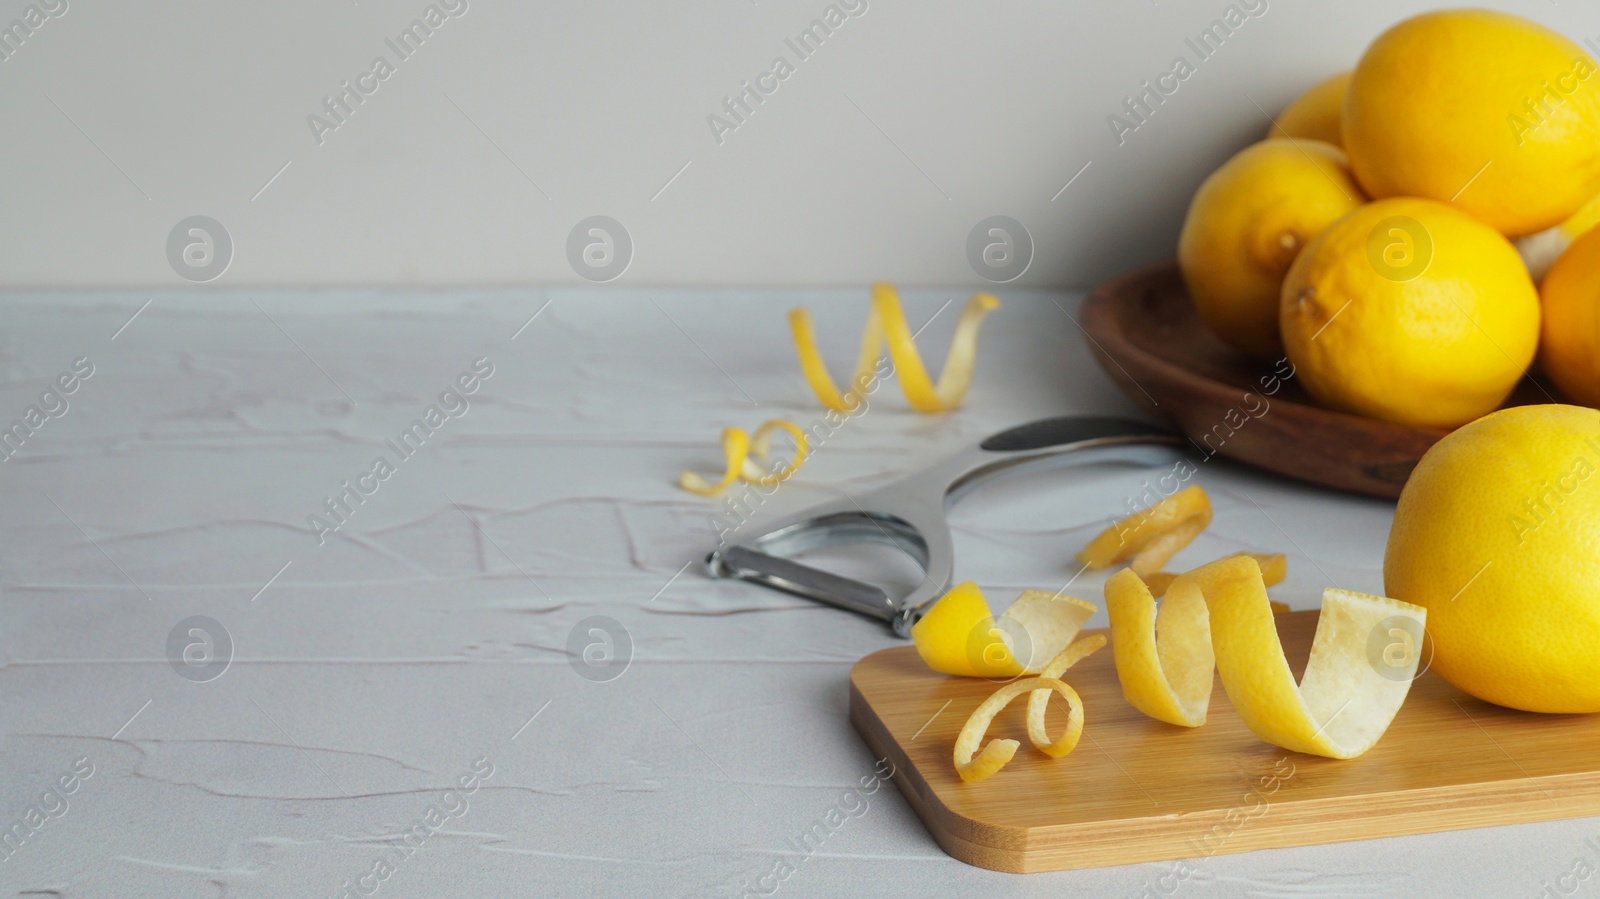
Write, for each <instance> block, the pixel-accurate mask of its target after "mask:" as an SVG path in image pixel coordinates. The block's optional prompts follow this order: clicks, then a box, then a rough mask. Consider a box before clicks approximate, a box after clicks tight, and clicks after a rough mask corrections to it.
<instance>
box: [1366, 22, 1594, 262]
mask: <svg viewBox="0 0 1600 899" xmlns="http://www.w3.org/2000/svg"><path fill="white" fill-rule="evenodd" d="M1597 76H1600V67H1597V66H1596V65H1595V62H1594V60H1593V59H1592V58H1590V56H1589V55H1588V54H1587V53H1585V52H1584V51H1583V49H1582V48H1581V47H1579V46H1578V45H1577V44H1575V43H1573V42H1572V41H1569V40H1567V39H1566V38H1564V37H1562V36H1561V35H1559V34H1556V33H1555V32H1553V31H1550V30H1549V29H1547V28H1544V27H1543V26H1540V25H1536V24H1534V23H1533V22H1529V21H1527V20H1526V19H1522V18H1518V17H1517V16H1513V15H1507V14H1505V13H1499V12H1491V11H1489V10H1478V9H1467V10H1443V11H1439V12H1429V13H1424V14H1422V15H1419V16H1416V17H1414V18H1410V19H1407V20H1405V21H1403V22H1401V23H1400V24H1398V25H1395V26H1394V27H1393V28H1390V29H1389V30H1388V31H1386V32H1384V33H1383V34H1382V35H1380V36H1379V37H1378V39H1377V40H1375V41H1373V42H1372V44H1371V46H1369V47H1368V48H1367V51H1366V53H1365V54H1363V55H1362V57H1361V61H1360V62H1359V63H1358V64H1357V65H1356V69H1355V74H1354V76H1353V77H1352V78H1351V80H1350V89H1349V92H1348V93H1347V94H1346V95H1345V105H1344V148H1345V150H1346V152H1348V153H1349V154H1350V164H1351V168H1352V169H1353V170H1354V171H1355V173H1356V177H1357V178H1358V179H1359V180H1360V181H1361V184H1362V185H1363V186H1364V187H1365V188H1366V190H1367V193H1369V194H1371V195H1372V196H1373V197H1380V198H1381V197H1394V196H1413V197H1428V198H1430V199H1434V200H1441V201H1444V202H1450V203H1454V204H1455V205H1457V206H1459V207H1460V208H1461V209H1463V210H1465V211H1466V212H1469V213H1471V214H1472V215H1473V216H1475V217H1477V218H1479V219H1482V220H1483V221H1485V222H1488V223H1489V224H1491V225H1493V226H1494V227H1496V228H1498V229H1499V230H1500V231H1501V232H1502V233H1504V234H1507V235H1510V236H1513V237H1515V236H1520V235H1523V234H1531V233H1533V232H1535V231H1541V230H1543V229H1545V228H1549V227H1551V226H1554V225H1558V224H1560V223H1561V222H1562V221H1563V220H1565V219H1566V218H1567V217H1568V216H1570V215H1572V214H1573V213H1574V212H1576V211H1577V210H1578V208H1579V207H1581V206H1582V205H1583V204H1584V203H1585V202H1587V201H1588V200H1589V198H1590V197H1593V196H1594V195H1595V194H1596V193H1600V153H1597V152H1595V147H1596V146H1600V77H1597Z"/></svg>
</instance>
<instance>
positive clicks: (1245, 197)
mask: <svg viewBox="0 0 1600 899" xmlns="http://www.w3.org/2000/svg"><path fill="white" fill-rule="evenodd" d="M1364 200H1365V197H1364V196H1363V195H1362V193H1361V189H1360V188H1359V187H1358V186H1357V185H1356V182H1355V179H1354V178H1352V177H1351V175H1350V171H1349V169H1348V168H1346V166H1345V158H1344V154H1343V153H1342V152H1340V151H1339V148H1338V147H1334V146H1332V145H1330V144H1325V143H1322V142H1320V141H1288V140H1266V141H1262V142H1260V143H1257V144H1253V145H1251V146H1249V147H1246V148H1245V149H1243V150H1241V151H1240V152H1239V153H1238V154H1237V155H1236V156H1234V157H1233V158H1232V159H1230V160H1228V161H1227V162H1226V163H1224V164H1223V165H1222V167H1221V168H1219V169H1217V170H1216V171H1215V172H1213V173H1212V174H1211V176H1210V177H1209V178H1207V179H1206V180H1205V182H1204V183H1202V184H1201V185H1200V189H1199V191H1197V192H1196V193H1195V195H1194V200H1193V201H1192V202H1191V203H1190V204H1189V214H1188V216H1187V217H1186V218H1185V219H1184V222H1183V232H1182V233H1181V234H1180V235H1179V236H1178V266H1179V268H1180V269H1182V271H1183V279H1184V281H1185V282H1186V283H1187V284H1188V285H1189V293H1190V295H1191V296H1193V297H1194V305H1195V311H1197V312H1198V313H1199V314H1200V320H1201V321H1202V322H1204V323H1205V325H1206V327H1207V328H1209V329H1210V330H1211V332H1212V333H1214V334H1216V335H1217V336H1218V337H1219V338H1221V339H1222V340H1223V342H1225V343H1227V344H1229V345H1230V346H1232V347H1234V348H1235V349H1237V350H1239V351H1240V352H1242V353H1244V354H1245V355H1247V356H1251V357H1254V358H1257V359H1264V360H1272V359H1275V358H1278V356H1280V355H1281V348H1280V345H1279V343H1278V289H1279V287H1281V286H1282V284H1283V275H1284V272H1287V271H1288V270H1289V265H1290V264H1291V263H1293V262H1294V258H1295V256H1296V255H1297V254H1298V253H1299V252H1300V249H1301V248H1302V247H1304V246H1305V245H1306V243H1308V242H1309V241H1310V240H1311V238H1312V237H1314V236H1316V234H1317V232H1318V231H1321V230H1322V229H1323V228H1324V227H1325V226H1327V224H1328V223H1329V222H1332V221H1333V220H1334V219H1336V218H1338V217H1339V216H1341V215H1344V214H1345V213H1346V212H1349V211H1350V210H1351V209H1354V208H1355V207H1356V206H1358V205H1360V204H1361V203H1362V202H1363V201H1364Z"/></svg>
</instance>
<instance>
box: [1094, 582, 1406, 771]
mask: <svg viewBox="0 0 1600 899" xmlns="http://www.w3.org/2000/svg"><path fill="white" fill-rule="evenodd" d="M1106 606H1107V611H1108V612H1109V614H1110V616H1111V639H1112V646H1113V647H1114V649H1113V652H1114V654H1115V656H1116V663H1117V677H1118V679H1119V680H1121V682H1122V689H1123V695H1124V696H1125V697H1127V698H1128V701H1129V702H1130V703H1131V704H1132V705H1133V706H1134V707H1135V708H1137V709H1139V710H1140V711H1142V712H1144V713H1145V714H1147V715H1149V716H1150V717H1152V718H1156V719H1157V720H1161V721H1167V722H1169V723H1172V724H1181V725H1184V726H1189V727H1197V726H1199V725H1200V724H1203V723H1205V710H1206V705H1207V704H1208V703H1209V702H1210V694H1211V683H1212V672H1213V669H1214V670H1215V671H1216V672H1217V673H1219V674H1220V675H1221V679H1222V686H1223V689H1224V690H1225V691H1226V692H1227V694H1228V699H1229V701H1230V702H1231V703H1232V704H1233V707H1234V709H1235V710H1237V711H1238V713H1239V717H1240V718H1242V719H1243V720H1244V723H1245V725H1246V726H1248V727H1249V728H1250V730H1251V732H1253V733H1254V734H1255V735H1256V736H1257V737H1260V738H1261V739H1262V740H1264V741H1266V742H1268V743H1271V744H1273V745H1275V746H1281V747H1283V748H1284V749H1290V750H1293V751H1296V752H1304V753H1309V754H1311V755H1320V756H1325V757H1328V758H1336V759H1350V758H1355V757H1356V756H1359V755H1361V754H1362V753H1364V752H1366V751H1367V750H1369V749H1371V748H1372V747H1373V746H1374V745H1375V744H1376V743H1377V742H1378V740H1379V738H1381V737H1382V736H1383V733H1384V731H1386V730H1387V729H1388V727H1389V725H1390V723H1391V722H1393V720H1394V716H1395V714H1396V713H1398V712H1399V710H1400V706H1401V705H1402V704H1403V703H1404V702H1405V698H1406V695H1407V694H1408V693H1409V692H1410V689H1411V682H1412V680H1413V678H1414V677H1415V675H1416V668H1417V655H1416V653H1415V652H1414V651H1408V654H1407V657H1406V658H1403V659H1401V660H1400V661H1399V663H1398V664H1396V663H1394V662H1393V661H1391V660H1390V659H1388V658H1385V660H1384V666H1385V667H1384V670H1381V671H1380V670H1379V667H1378V665H1376V664H1374V662H1373V660H1372V659H1370V658H1368V655H1367V653H1368V646H1367V643H1368V636H1369V635H1370V634H1373V633H1376V632H1378V631H1379V630H1382V629H1384V628H1386V627H1391V626H1392V625H1394V624H1395V622H1396V620H1399V621H1401V622H1404V623H1408V624H1410V625H1411V626H1412V628H1414V630H1415V632H1416V633H1419V634H1420V633H1421V632H1422V630H1423V627H1424V625H1425V624H1426V619H1427V611H1426V610H1425V609H1423V608H1422V607H1421V606H1416V605H1412V604H1410V603H1405V602H1400V601H1399V600H1394V599H1389V598H1386V597H1382V596H1369V595H1366V594H1362V593H1354V592H1350V591H1347V590H1336V589H1331V588H1330V589H1328V590H1325V591H1324V592H1323V595H1322V611H1321V614H1320V616H1319V617H1318V619H1317V632H1316V635H1315V636H1314V637H1313V638H1312V642H1311V657H1310V660H1309V661H1308V662H1307V664H1306V669H1305V674H1304V676H1302V677H1301V679H1300V682H1299V683H1298V684H1296V683H1295V679H1294V675H1293V673H1292V672H1291V670H1290V668H1289V662H1288V660H1287V659H1286V658H1285V657H1284V653H1283V645H1282V643H1281V642H1280V641H1279V639H1278V632H1277V628H1276V625H1275V624H1274V623H1273V609H1272V606H1271V603H1270V601H1269V600H1268V599H1267V589H1266V584H1265V583H1264V582H1263V580H1262V577H1261V567H1260V566H1259V565H1258V564H1257V562H1256V560H1255V559H1254V558H1251V557H1250V556H1242V555H1241V556H1230V557H1228V558H1224V559H1219V560H1217V561H1215V562H1212V563H1210V564H1208V565H1203V566H1201V567H1199V568H1197V569H1195V570H1194V571H1191V572H1188V573H1186V574H1184V575H1182V576H1180V577H1178V578H1177V579H1176V580H1175V581H1173V583H1172V586H1171V587H1170V588H1168V590H1167V596H1166V598H1165V599H1164V600H1163V601H1162V605H1161V611H1160V613H1159V614H1157V613H1156V612H1155V598H1154V597H1153V596H1151V595H1150V591H1149V590H1148V588H1146V587H1145V585H1144V582H1143V581H1141V580H1140V579H1139V577H1138V575H1137V574H1135V573H1134V572H1132V571H1131V570H1130V571H1121V572H1118V573H1117V574H1116V575H1113V576H1112V577H1111V579H1110V580H1108V581H1107V582H1106ZM1409 630H1410V629H1408V632H1409ZM1158 632H1159V640H1158V639H1157V637H1158ZM1390 632H1392V630H1391V631H1390Z"/></svg>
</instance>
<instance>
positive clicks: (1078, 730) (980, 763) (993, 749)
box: [954, 677, 1083, 783]
mask: <svg viewBox="0 0 1600 899" xmlns="http://www.w3.org/2000/svg"><path fill="white" fill-rule="evenodd" d="M1034 690H1054V691H1055V692H1057V693H1059V694H1061V697H1062V698H1063V699H1065V700H1066V701H1067V708H1068V711H1067V726H1066V729H1065V730H1063V731H1062V732H1061V736H1060V737H1058V738H1056V739H1055V740H1054V741H1051V742H1049V743H1048V744H1047V745H1046V746H1044V747H1040V748H1041V749H1043V750H1044V752H1046V753H1047V754H1048V755H1050V756H1051V757H1053V758H1060V757H1061V756H1064V755H1066V754H1067V753H1069V752H1071V751H1072V750H1073V749H1074V748H1076V747H1077V745H1078V739H1079V738H1080V737H1081V736H1082V735H1083V700H1082V699H1080V698H1079V697H1078V691H1076V690H1074V689H1072V688H1071V687H1069V686H1067V685H1066V684H1064V683H1062V682H1061V681H1059V680H1056V679H1055V678H1053V677H1030V678H1026V679H1024V680H1019V681H1015V682H1013V683H1009V684H1006V685H1005V686H1004V687H1001V688H1000V689H999V690H996V691H995V692H994V695H992V696H990V697H989V698H988V699H985V700H984V701H983V702H982V703H980V704H979V705H978V707H977V708H976V709H974V710H973V711H972V715H971V716H969V717H968V718H967V723H966V724H964V725H962V727H961V733H959V734H957V735H956V746H955V753H954V755H955V764H956V773H957V774H958V775H960V776H961V779H962V780H964V781H966V782H967V783H976V782H977V781H980V780H983V779H984V778H987V777H989V776H991V775H993V774H994V773H995V772H996V771H999V770H1000V769H1001V768H1004V767H1005V766H1006V763H1007V762H1010V761H1011V758H1012V757H1013V756H1014V755H1016V753H1017V747H1018V746H1020V745H1021V744H1020V743H1018V742H1017V741H1016V740H1005V739H995V740H991V741H989V743H988V745H986V746H984V747H983V751H982V752H979V751H978V744H979V743H981V742H982V741H983V737H984V734H985V733H986V732H988V730H989V724H990V723H991V722H993V721H994V716H995V715H997V714H999V713H1000V710H1001V709H1003V708H1005V707H1006V706H1007V705H1009V704H1010V703H1011V700H1013V699H1016V698H1017V697H1018V696H1021V695H1022V694H1024V693H1031V692H1032V691H1034ZM1030 736H1032V735H1031V734H1030ZM974 754H976V756H977V757H976V758H974V757H973V756H974Z"/></svg>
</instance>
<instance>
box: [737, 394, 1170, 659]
mask: <svg viewBox="0 0 1600 899" xmlns="http://www.w3.org/2000/svg"><path fill="white" fill-rule="evenodd" d="M1183 444H1184V440H1183V437H1182V436H1181V435H1178V434H1175V433H1173V432H1171V431H1167V430H1163V429H1161V428H1157V427H1154V426H1151V425H1147V424H1143V423H1141V422H1137V421H1131V420H1128V419H1123V418H1108V417H1103V416H1085V415H1068V416H1062V417H1060V418H1045V419H1040V420H1038V421H1033V422H1029V423H1027V424H1024V425H1018V426H1016V427H1014V428H1009V429H1007V430H1004V431H1001V432H1000V433H998V434H993V435H991V436H989V437H987V438H985V439H984V440H982V441H981V442H979V443H978V445H977V446H974V447H971V448H969V449H966V450H963V451H961V452H959V453H957V454H955V455H954V456H951V457H950V458H948V459H945V460H944V461H942V462H939V463H937V464H935V465H933V466H931V467H929V468H927V469H924V470H923V471H921V472H918V473H916V474H912V475H909V476H907V477H904V478H901V479H900V480H897V481H894V482H892V483H890V484H887V485H885V486H883V487H879V488H878V489H876V490H873V491H870V492H868V493H864V494H861V495H860V496H856V497H845V498H843V499H839V500H833V501H830V502H826V503H823V504H821V505H818V506H815V507H813V508H811V509H808V510H806V511H803V512H801V513H799V514H797V515H792V516H790V517H788V518H785V519H782V520H779V521H777V522H776V523H774V524H772V525H771V526H769V527H767V529H766V530H764V531H762V532H761V533H759V534H757V535H756V536H753V537H749V538H747V539H745V540H743V541H741V542H739V543H736V544H733V545H730V546H721V547H718V548H717V549H714V550H712V551H711V553H710V555H708V556H706V572H707V573H708V574H709V575H710V576H711V577H714V578H743V579H744V580H747V581H754V582H755V583H758V584H762V585H764V586H767V587H772V588H774V589H777V590H783V591H786V592H789V593H794V594H797V595H799V596H804V597H807V598H809V599H814V600H817V601H819V602H824V603H827V604H829V605H832V606H837V607H839V608H841V609H846V610H849V611H851V612H858V613H860V614H862V615H867V616H870V617H872V618H877V619H881V620H883V621H886V622H888V623H889V624H890V626H891V627H893V628H894V632H895V633H896V634H899V635H900V636H901V637H909V636H910V635H911V626H912V625H913V624H915V623H916V622H917V619H919V618H921V617H922V613H923V610H924V609H925V608H926V607H927V606H929V605H930V604H932V603H933V601H934V600H936V599H938V598H939V597H940V596H943V595H944V594H945V593H946V592H947V591H948V590H949V589H950V582H951V580H952V574H953V571H954V567H955V550H954V547H953V545H952V543H951V538H950V525H949V523H948V522H947V521H946V520H945V511H946V510H947V509H949V508H950V507H951V506H952V505H954V504H955V503H956V501H958V500H960V499H961V498H962V497H964V496H966V495H967V494H968V493H970V492H972V491H973V490H974V489H976V488H977V487H979V486H980V485H982V484H985V483H987V482H989V481H992V480H994V479H995V478H998V477H1001V476H1002V475H1011V474H1017V473H1020V472H1025V471H1026V472H1032V471H1038V470H1041V469H1045V468H1056V467H1064V466H1070V465H1080V464H1085V463H1090V462H1105V461H1121V462H1133V463H1137V464H1146V465H1151V464H1158V463H1160V462H1163V461H1172V460H1173V459H1175V458H1176V457H1177V456H1178V455H1179V451H1178V447H1181V446H1182V445H1183ZM841 543H881V544H886V545H888V546H893V547H895V548H896V549H899V550H900V551H901V552H903V553H905V554H906V555H908V556H910V557H911V558H912V559H913V560H915V561H916V562H917V564H919V565H921V566H922V570H923V571H924V572H925V574H926V577H924V578H923V580H922V583H921V584H920V585H919V586H918V587H917V588H916V589H915V590H913V591H911V594H910V595H909V596H906V597H904V598H903V599H900V600H895V599H892V598H890V596H889V594H888V593H886V592H885V591H884V590H883V588H881V587H878V586H877V585H875V584H869V583H866V582H864V581H858V580H855V579H854V578H848V577H843V576H841V575H837V574H833V573H831V572H827V571H823V570H821V569H818V568H813V567H811V566H809V565H805V564H803V563H800V562H796V561H795V560H794V559H792V558H788V556H793V555H796V554H799V553H803V552H805V551H807V550H811V549H816V548H818V547H822V546H832V545H835V544H841Z"/></svg>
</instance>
